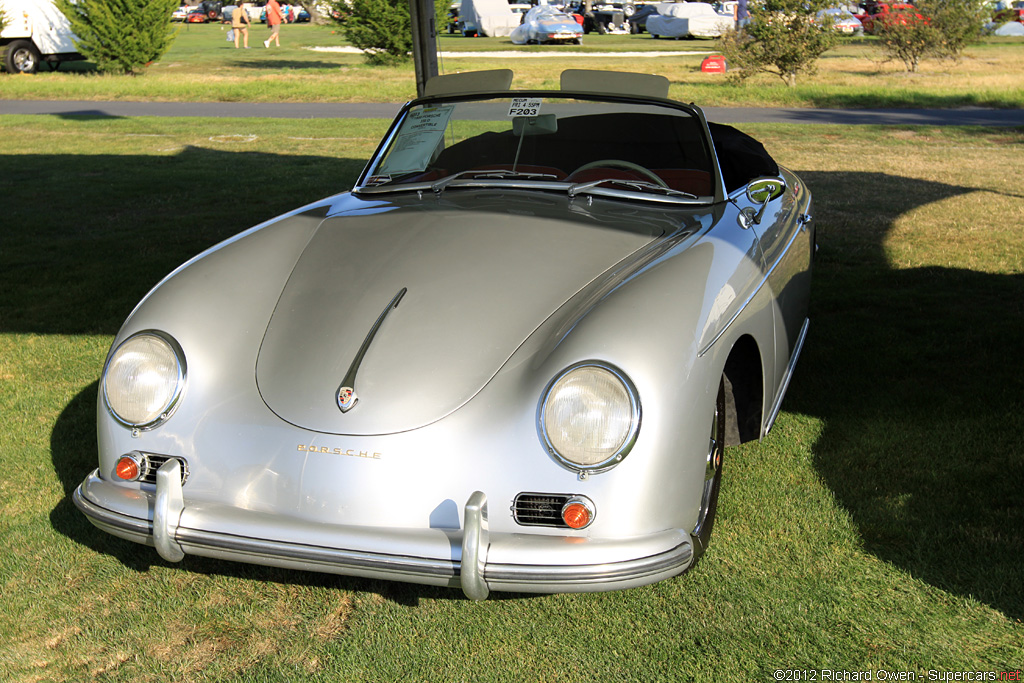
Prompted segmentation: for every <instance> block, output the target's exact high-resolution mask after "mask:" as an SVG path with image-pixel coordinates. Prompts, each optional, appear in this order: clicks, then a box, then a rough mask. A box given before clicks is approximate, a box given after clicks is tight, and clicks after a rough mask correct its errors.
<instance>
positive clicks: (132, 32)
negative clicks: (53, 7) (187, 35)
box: [56, 0, 178, 74]
mask: <svg viewBox="0 0 1024 683" xmlns="http://www.w3.org/2000/svg"><path fill="white" fill-rule="evenodd" d="M56 2H57V7H58V8H59V9H60V11H61V12H63V13H64V15H65V16H66V17H67V18H68V21H70V22H71V29H72V30H73V31H74V32H75V34H76V35H77V36H78V40H77V41H76V43H75V44H76V46H77V47H78V51H79V52H81V53H82V54H83V55H85V56H86V57H87V58H88V59H90V60H92V61H93V62H95V63H96V67H97V68H98V69H99V70H100V71H105V72H114V73H129V74H136V73H138V72H140V71H141V70H142V68H143V67H145V66H146V65H147V64H149V63H150V62H152V61H155V60H157V59H159V58H160V57H161V56H162V55H163V54H164V53H165V52H167V48H169V47H170V46H171V42H172V41H173V40H174V36H175V35H176V31H175V30H174V29H172V28H171V23H170V17H171V12H173V11H174V8H175V7H177V6H178V0H78V2H70V0H56Z"/></svg>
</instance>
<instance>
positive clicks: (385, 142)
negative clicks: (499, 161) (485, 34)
mask: <svg viewBox="0 0 1024 683" xmlns="http://www.w3.org/2000/svg"><path fill="white" fill-rule="evenodd" d="M510 96H512V97H552V98H554V97H557V98H560V99H567V100H568V99H575V100H583V101H588V100H589V101H597V102H607V103H614V104H639V105H648V106H650V105H655V106H661V107H666V108H669V109H676V110H679V111H682V112H685V113H687V114H690V115H691V116H694V117H696V118H697V120H698V121H699V122H700V126H701V130H702V131H703V132H704V145H705V148H706V151H707V154H708V160H709V163H710V171H711V174H712V185H713V192H714V195H713V196H710V202H709V201H708V196H707V195H705V196H703V197H698V198H696V199H694V198H691V197H679V196H672V195H668V194H665V195H662V194H652V193H648V192H639V191H633V190H626V189H623V188H621V187H618V188H616V187H594V188H588V189H587V190H586V192H585V193H582V194H585V195H588V196H589V195H594V196H602V197H612V198H618V199H633V200H640V201H648V202H660V203H666V204H675V205H694V204H700V205H707V204H709V203H710V204H718V203H721V202H723V201H725V200H726V196H725V185H724V182H723V180H722V172H721V169H720V167H719V163H718V155H717V153H716V152H715V145H714V143H713V141H712V138H711V130H710V129H709V127H708V122H707V119H706V118H705V116H704V112H703V111H702V110H701V109H700V107H698V106H696V105H694V104H684V103H682V102H677V101H675V100H669V99H663V98H660V97H640V96H636V95H617V94H614V93H593V92H580V91H574V90H489V91H482V92H473V93H465V94H456V95H433V96H429V97H420V98H417V99H415V100H410V101H409V102H406V103H405V105H404V106H403V107H402V109H401V111H399V113H398V115H397V116H396V117H395V119H394V121H392V122H391V126H390V127H389V128H388V131H387V133H385V135H384V137H383V138H382V139H381V142H380V144H378V145H377V149H376V150H374V152H373V155H372V156H371V157H370V160H369V161H368V162H367V164H366V166H365V167H364V168H363V170H362V172H361V173H360V174H359V178H358V179H357V180H356V184H355V186H354V187H353V188H352V192H353V193H354V194H357V195H373V194H394V193H398V192H420V193H422V192H427V191H429V192H431V193H435V190H434V188H433V186H434V184H435V183H436V182H437V181H436V180H434V181H424V182H415V183H402V184H400V185H397V186H394V185H386V184H385V185H373V184H370V185H368V184H367V180H368V179H369V178H370V177H371V175H370V170H371V169H373V168H375V167H376V166H377V165H378V164H379V163H380V162H381V161H382V159H381V156H382V155H383V154H384V152H385V151H386V150H387V149H388V148H389V147H390V146H391V143H392V142H393V140H394V138H395V136H396V135H397V133H398V131H399V129H400V128H401V126H402V124H403V123H404V121H405V119H406V117H407V116H408V114H409V111H410V110H411V109H412V108H413V107H417V106H424V105H430V104H440V103H451V104H457V103H459V102H472V101H483V100H494V99H499V98H504V97H510ZM571 185H572V183H566V182H564V181H548V180H531V181H524V180H523V179H520V178H516V179H507V180H502V179H498V178H486V179H484V178H480V179H474V178H465V179H457V180H455V181H453V182H451V183H448V184H446V185H445V188H449V187H454V188H465V187H478V188H493V189H516V190H549V191H562V192H564V191H565V190H566V188H568V187H570V186H571ZM577 196H579V195H577Z"/></svg>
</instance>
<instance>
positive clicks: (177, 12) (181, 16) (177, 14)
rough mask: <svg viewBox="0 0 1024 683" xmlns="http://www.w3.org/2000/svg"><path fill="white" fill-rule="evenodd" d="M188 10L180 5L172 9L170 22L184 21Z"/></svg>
mask: <svg viewBox="0 0 1024 683" xmlns="http://www.w3.org/2000/svg"><path fill="white" fill-rule="evenodd" d="M188 11H189V8H188V7H187V6H185V5H180V6H178V7H175V8H174V11H173V12H171V21H185V19H187V18H188Z"/></svg>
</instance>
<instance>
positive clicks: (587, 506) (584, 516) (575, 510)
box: [562, 496, 595, 529]
mask: <svg viewBox="0 0 1024 683" xmlns="http://www.w3.org/2000/svg"><path fill="white" fill-rule="evenodd" d="M594 514H595V513H594V504H593V503H592V502H590V499H588V498H584V497H583V496H577V497H575V498H570V499H569V500H567V501H566V502H565V505H563V506H562V521H563V522H565V524H566V526H568V527H569V528H570V529H583V528H586V527H587V526H588V525H589V524H590V523H591V522H592V521H594Z"/></svg>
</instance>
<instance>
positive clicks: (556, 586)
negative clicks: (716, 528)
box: [73, 458, 693, 600]
mask: <svg viewBox="0 0 1024 683" xmlns="http://www.w3.org/2000/svg"><path fill="white" fill-rule="evenodd" d="M180 468H181V465H180V462H179V461H178V460H177V459H174V458H172V459H170V460H168V461H167V462H166V463H164V464H163V465H161V466H160V468H159V470H158V471H157V475H156V491H155V492H153V491H145V490H138V489H128V488H125V487H122V486H118V485H116V484H112V483H110V482H108V481H106V480H104V479H102V478H101V477H100V476H99V471H98V470H97V471H94V472H93V473H92V474H91V475H89V476H88V477H87V478H86V479H85V481H83V482H82V484H81V485H80V486H79V487H78V488H77V489H76V490H75V492H74V495H73V500H74V503H75V505H76V506H77V507H78V509H79V510H80V511H81V512H82V513H83V514H85V516H86V517H87V518H88V519H89V521H90V522H92V523H93V524H94V525H96V526H97V527H99V528H100V529H102V530H104V531H106V532H108V533H110V534H113V535H115V536H119V537H121V538H125V539H128V540H131V541H135V542H137V543H144V544H146V545H151V546H154V547H155V548H156V550H157V552H158V553H159V554H160V556H161V557H162V558H164V559H165V560H168V561H170V562H178V561H180V560H181V559H182V558H183V557H184V556H185V555H200V556H205V557H213V558H218V559H226V560H233V561H240V562H249V563H254V564H262V565H269V566H275V567H284V568H291V569H299V570H306V571H319V572H327V573H333V574H343V575H348V576H360V577H367V578H376V579H388V580H396V581H405V582H409V583H420V584H427V585H435V586H450V587H459V588H461V589H462V591H463V592H464V593H465V594H466V596H467V597H469V598H470V599H472V600H483V599H484V598H486V597H487V595H488V594H489V592H490V591H492V590H496V591H521V592H533V593H569V592H584V591H607V590H618V589H623V588H632V587H635V586H642V585H645V584H649V583H655V582H657V581H661V580H663V579H666V578H669V577H671V576H674V575H676V574H679V573H681V572H682V571H683V570H685V569H686V568H687V567H689V566H690V564H691V562H692V561H693V545H692V541H691V538H690V535H689V534H688V533H686V532H685V531H684V530H681V529H669V530H666V531H664V532H660V533H658V534H653V535H649V536H644V537H640V538H631V539H624V540H616V541H590V540H589V539H581V538H569V537H563V536H542V535H537V534H527V533H521V534H520V533H500V534H492V533H490V532H489V530H488V524H487V497H486V495H485V494H484V493H483V492H481V491H476V492H474V493H473V494H472V495H471V496H470V497H469V500H468V501H467V502H466V504H465V506H464V507H463V511H462V519H463V525H462V529H461V530H459V529H427V530H389V529H381V528H366V527H346V526H338V525H312V524H310V523H309V522H303V521H301V520H287V519H284V518H282V516H281V515H275V514H271V513H266V512H256V511H250V510H242V509H238V508H233V507H227V506H219V505H212V504H206V503H197V504H195V505H192V506H189V505H186V501H185V499H184V497H183V495H182V485H181V469H180ZM200 522H201V523H200ZM200 527H202V528H200ZM311 527H312V528H311ZM320 527H322V528H320ZM253 532H258V533H259V535H260V537H256V536H253V535H250V534H252V533H253ZM282 539H289V540H282ZM573 554H576V555H578V556H579V557H580V560H581V561H580V563H579V564H575V563H573V562H567V561H565V558H566V556H567V555H573ZM601 555H604V556H606V557H612V558H615V559H614V560H613V561H601V559H600V556H601ZM545 556H548V557H553V558H556V560H557V563H551V564H545V563H544V562H543V561H538V560H543V559H544V557H545ZM519 558H523V559H524V560H525V561H524V562H523V563H520V562H519V561H518V560H519Z"/></svg>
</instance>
